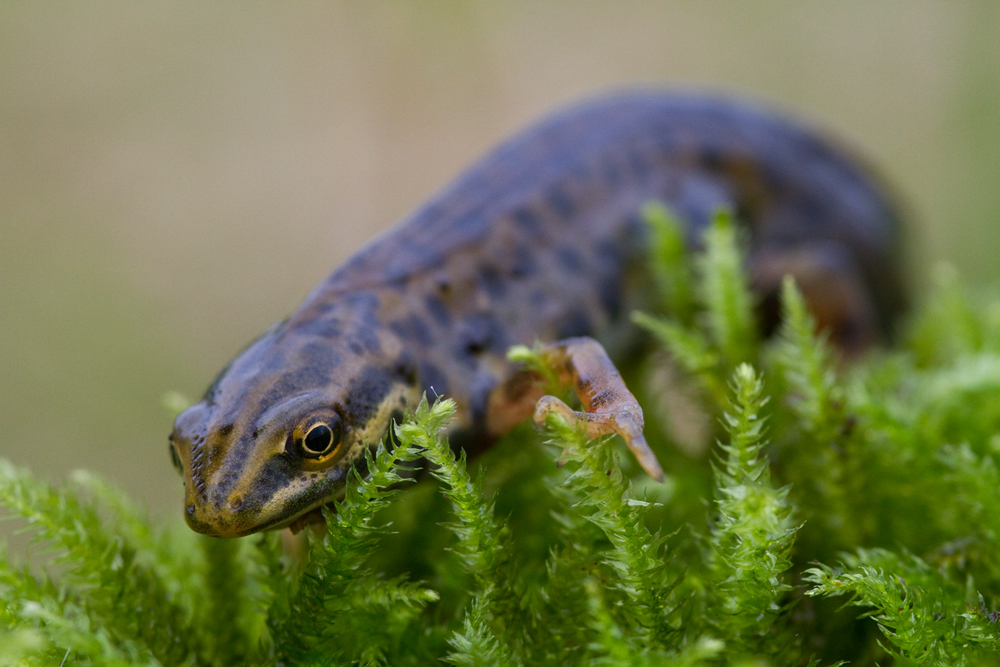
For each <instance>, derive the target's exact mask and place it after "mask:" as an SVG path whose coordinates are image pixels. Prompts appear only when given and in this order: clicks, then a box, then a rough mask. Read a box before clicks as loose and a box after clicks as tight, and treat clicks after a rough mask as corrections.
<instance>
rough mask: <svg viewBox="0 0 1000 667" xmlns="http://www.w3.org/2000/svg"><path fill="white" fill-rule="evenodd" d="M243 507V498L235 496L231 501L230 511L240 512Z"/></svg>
mask: <svg viewBox="0 0 1000 667" xmlns="http://www.w3.org/2000/svg"><path fill="white" fill-rule="evenodd" d="M241 507H243V496H233V497H232V498H230V499H229V509H230V510H232V511H233V512H238V511H239V510H240V508H241Z"/></svg>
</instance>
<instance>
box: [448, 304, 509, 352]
mask: <svg viewBox="0 0 1000 667" xmlns="http://www.w3.org/2000/svg"><path fill="white" fill-rule="evenodd" d="M458 344H459V346H460V347H461V348H462V350H463V351H465V353H466V354H470V355H477V354H481V353H482V352H485V351H486V350H489V349H498V348H502V347H505V346H506V336H505V333H504V327H503V325H502V324H501V323H500V322H499V320H497V318H496V317H495V316H494V315H492V314H491V313H477V314H475V315H472V316H470V317H468V318H466V319H465V320H464V321H463V322H462V323H461V325H459V329H458Z"/></svg>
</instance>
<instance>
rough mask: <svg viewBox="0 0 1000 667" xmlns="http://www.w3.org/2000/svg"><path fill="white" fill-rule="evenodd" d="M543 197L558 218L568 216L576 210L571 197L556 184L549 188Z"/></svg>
mask: <svg viewBox="0 0 1000 667" xmlns="http://www.w3.org/2000/svg"><path fill="white" fill-rule="evenodd" d="M545 199H546V201H548V203H549V206H551V207H552V210H553V211H555V213H556V215H558V216H559V217H560V218H563V219H565V218H569V217H570V216H572V215H573V213H575V212H576V206H575V205H574V204H573V199H572V198H571V197H570V196H569V195H568V194H566V193H565V192H563V190H562V188H560V187H558V186H557V187H554V188H552V189H550V190H549V191H548V192H547V193H546V195H545Z"/></svg>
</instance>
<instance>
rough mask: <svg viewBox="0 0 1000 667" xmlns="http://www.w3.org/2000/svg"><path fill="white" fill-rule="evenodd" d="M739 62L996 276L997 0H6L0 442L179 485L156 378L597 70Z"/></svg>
mask: <svg viewBox="0 0 1000 667" xmlns="http://www.w3.org/2000/svg"><path fill="white" fill-rule="evenodd" d="M635 84H641V85H648V84H655V85H670V86H684V87H698V88H704V89H711V90H722V91H731V92H735V93H738V94H743V95H747V96H749V97H752V98H755V99H758V100H763V101H766V102H768V103H770V104H772V105H773V106H775V107H777V108H780V109H784V110H787V111H790V112H793V113H795V114H798V115H801V116H803V117H807V118H809V119H812V120H814V121H815V122H817V123H819V124H820V125H822V126H824V127H827V128H830V129H831V130H833V131H835V132H836V133H837V134H839V135H841V136H843V137H844V138H846V140H847V141H848V142H849V143H850V144H852V145H854V146H855V147H856V148H857V149H858V150H860V151H861V152H862V153H864V154H865V155H866V156H867V157H868V158H869V160H870V161H871V162H872V163H874V164H876V165H878V166H879V167H880V169H881V171H882V172H883V173H884V174H885V175H886V176H887V177H888V178H889V179H890V180H891V182H893V183H894V184H895V186H896V189H897V190H898V191H899V193H901V195H902V197H903V199H904V200H905V202H906V203H907V206H908V209H909V211H910V213H911V219H912V225H911V229H910V242H911V246H912V252H911V257H912V258H913V259H912V261H911V266H912V272H913V274H914V276H915V278H916V280H917V281H918V282H920V281H926V276H927V274H928V271H929V269H930V267H931V266H932V265H933V262H934V261H936V260H940V259H946V260H949V261H951V262H953V263H954V264H955V265H956V266H958V268H959V271H960V272H961V274H963V275H964V276H965V277H967V278H968V279H970V280H971V281H973V282H977V283H983V282H988V281H992V280H994V279H995V278H996V277H997V275H998V271H1000V268H998V267H997V264H996V261H995V259H994V256H995V249H996V248H997V246H998V242H1000V225H998V224H997V222H998V220H1000V190H998V188H997V183H998V182H1000V179H998V177H1000V3H990V2H981V3H973V2H958V1H955V0H947V1H940V2H922V1H917V0H914V1H909V2H884V3H883V2H872V1H869V0H864V1H857V2H807V1H802V0H795V1H789V2H764V3H757V2H736V1H732V2H715V1H710V2H705V1H697V2H679V3H667V2H628V1H613V0H607V1H603V2H594V1H580V0H573V1H570V0H565V1H562V2H555V1H539V0H523V1H517V2H512V1H509V0H504V1H503V2H500V1H497V2H370V3H369V2H326V3H320V2H311V3H294V4H293V3H235V2H211V3H202V2H171V3H159V4H154V3H142V4H140V3H127V2H120V3H113V2H90V3H76V4H68V3H66V4H62V3H59V4H57V3H48V2H40V3H15V2H4V3H2V4H0V455H3V456H6V457H9V458H11V459H12V460H13V461H15V462H16V463H19V464H27V465H30V466H31V467H32V468H33V469H34V470H35V471H37V472H41V473H44V474H45V475H47V476H49V477H52V478H59V477H61V476H62V475H64V474H65V473H66V472H67V471H69V470H71V469H74V468H77V467H84V466H85V467H88V468H92V469H94V470H97V471H99V472H101V473H103V474H105V475H107V476H110V477H112V478H114V479H116V480H118V481H119V482H121V484H123V485H124V486H125V488H126V489H127V490H128V491H130V492H131V493H133V494H134V495H135V496H137V497H139V498H141V499H142V500H143V501H145V502H146V503H147V504H148V505H149V506H150V508H151V509H152V510H153V511H154V512H157V513H167V512H172V513H174V512H176V513H177V514H179V509H180V493H179V492H180V482H179V479H178V477H177V476H176V474H175V473H174V471H173V470H172V468H171V466H170V461H169V457H168V456H167V447H166V435H167V433H168V432H169V430H170V421H171V420H170V417H169V415H168V413H167V411H166V410H165V408H164V407H163V405H162V401H161V396H162V395H163V394H164V392H166V391H168V390H177V391H180V392H182V393H184V394H186V395H188V396H192V397H195V396H198V395H200V393H201V391H202V390H203V388H204V387H205V386H206V385H207V384H208V382H209V381H210V380H211V378H212V377H213V376H214V375H215V373H216V371H217V370H218V369H219V368H220V367H221V366H222V365H223V364H224V363H225V362H226V361H227V360H228V359H229V358H230V357H231V356H232V355H233V354H234V353H235V352H236V351H237V350H238V349H239V348H240V347H241V346H242V345H243V344H244V343H246V342H247V341H248V340H249V339H251V338H252V337H254V336H255V335H256V334H257V333H258V332H259V331H261V330H262V329H263V328H265V327H266V326H268V325H269V324H270V323H271V322H273V321H274V320H276V319H279V318H281V317H283V316H284V315H285V314H287V313H288V312H289V311H290V310H292V309H293V308H294V307H295V306H296V304H297V303H298V302H299V301H300V300H301V299H302V298H303V296H304V295H305V294H306V293H307V292H308V290H309V289H310V288H311V287H312V286H313V285H314V284H315V283H316V282H317V281H319V280H320V279H321V278H322V277H323V276H324V275H325V274H327V273H328V272H329V271H330V270H331V269H332V268H333V267H334V266H335V265H336V264H337V263H339V262H340V261H342V260H343V259H344V258H345V257H346V256H348V255H349V254H350V253H351V252H352V251H353V250H354V249H356V248H357V247H359V246H360V245H361V244H363V243H364V242H365V241H366V240H368V239H370V238H371V237H372V236H373V235H375V234H377V233H378V232H380V231H382V230H384V229H386V228H387V227H388V226H389V225H391V224H392V223H393V222H394V221H395V220H397V219H399V218H400V217H401V216H402V215H404V214H405V213H406V212H408V211H409V210H411V209H413V208H414V207H415V206H417V205H418V204H419V203H420V202H421V201H422V200H424V199H425V198H426V197H427V196H429V195H430V194H432V193H433V192H434V191H435V190H436V189H437V188H439V187H440V186H441V185H443V184H444V183H445V182H446V181H447V180H448V179H450V178H451V177H452V176H453V175H455V174H456V173H457V172H458V171H459V170H460V169H461V168H462V167H463V166H464V165H467V164H469V163H470V162H471V161H472V160H474V159H475V158H476V157H477V156H478V155H479V154H481V153H482V152H483V151H484V150H486V149H487V148H489V147H490V146H491V145H492V144H494V143H495V142H496V141H498V140H499V139H501V138H502V137H504V136H505V135H507V134H509V133H511V132H513V131H515V130H517V129H518V128H520V127H522V126H523V125H525V124H526V123H527V122H529V121H530V120H532V119H534V118H536V117H538V116H539V115H540V114H542V113H544V112H546V111H547V110H550V109H551V108H553V107H554V106H557V105H560V104H564V103H566V102H569V101H571V100H574V99H577V98H579V97H580V96H584V95H592V94H594V93H597V92H600V91H605V90H609V89H615V88H622V87H625V86H630V85H635Z"/></svg>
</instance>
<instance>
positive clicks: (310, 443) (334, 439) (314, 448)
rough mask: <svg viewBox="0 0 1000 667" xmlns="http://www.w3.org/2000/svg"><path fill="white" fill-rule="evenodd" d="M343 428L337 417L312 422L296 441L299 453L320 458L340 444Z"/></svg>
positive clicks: (312, 457) (311, 457)
mask: <svg viewBox="0 0 1000 667" xmlns="http://www.w3.org/2000/svg"><path fill="white" fill-rule="evenodd" d="M343 436H344V429H343V426H341V424H340V420H339V419H334V420H333V421H331V422H329V423H326V422H319V423H317V424H313V425H312V426H311V427H309V430H308V431H306V434H305V435H304V436H303V437H302V439H301V440H299V441H298V443H297V444H298V450H299V455H300V456H302V457H303V458H306V459H318V458H322V457H324V456H326V455H328V454H330V453H331V452H333V451H334V450H336V448H337V447H339V446H340V441H341V440H342V439H343Z"/></svg>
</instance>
